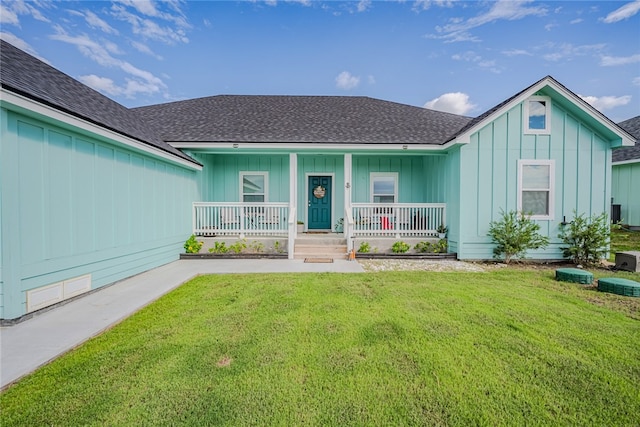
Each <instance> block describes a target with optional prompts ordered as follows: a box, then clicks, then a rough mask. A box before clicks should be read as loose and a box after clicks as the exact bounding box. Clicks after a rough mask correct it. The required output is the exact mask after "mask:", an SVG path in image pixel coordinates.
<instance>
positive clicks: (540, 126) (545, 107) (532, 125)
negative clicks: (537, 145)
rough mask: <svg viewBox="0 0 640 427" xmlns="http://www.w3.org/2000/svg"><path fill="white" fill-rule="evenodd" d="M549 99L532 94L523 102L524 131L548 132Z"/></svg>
mask: <svg viewBox="0 0 640 427" xmlns="http://www.w3.org/2000/svg"><path fill="white" fill-rule="evenodd" d="M550 122H551V99H550V98H549V97H548V96H532V97H530V98H529V99H527V100H526V101H525V103H524V132H525V133H542V134H548V133H550V129H551V123H550Z"/></svg>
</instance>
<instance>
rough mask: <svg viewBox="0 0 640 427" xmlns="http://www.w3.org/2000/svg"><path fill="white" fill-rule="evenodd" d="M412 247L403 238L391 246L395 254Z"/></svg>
mask: <svg viewBox="0 0 640 427" xmlns="http://www.w3.org/2000/svg"><path fill="white" fill-rule="evenodd" d="M409 249H411V246H410V245H409V244H408V243H405V242H403V241H402V240H400V241H398V242H395V243H394V244H393V246H391V251H392V252H393V253H394V254H403V253H405V252H407V251H408V250H409Z"/></svg>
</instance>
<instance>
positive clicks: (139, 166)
mask: <svg viewBox="0 0 640 427" xmlns="http://www.w3.org/2000/svg"><path fill="white" fill-rule="evenodd" d="M2 118H3V119H2V151H1V158H0V161H1V165H2V172H1V176H2V205H1V209H0V210H1V219H2V274H3V276H2V280H3V283H2V285H3V286H2V306H1V308H2V312H1V313H0V317H1V318H3V319H13V318H17V317H20V316H21V315H23V314H25V313H26V312H27V303H26V299H27V293H28V292H30V291H31V293H33V291H34V290H37V289H38V288H42V287H46V286H49V285H52V284H59V283H63V282H64V283H67V281H69V280H70V279H74V278H78V277H81V276H87V275H90V288H91V289H95V288H99V287H101V286H104V285H107V284H110V283H113V282H115V281H117V280H120V279H123V278H125V277H129V276H131V275H134V274H137V273H140V272H142V271H145V270H148V269H151V268H153V267H157V266H159V265H162V264H165V263H168V262H171V261H173V260H176V259H178V257H179V254H180V252H181V251H182V245H183V244H184V241H185V240H186V238H187V237H188V236H189V234H190V231H191V203H192V202H193V201H194V200H196V198H197V197H198V195H197V185H196V173H197V172H196V171H194V170H190V169H188V168H185V167H182V166H179V165H177V164H174V163H171V162H168V161H165V160H161V159H159V158H155V157H151V156H149V155H146V154H142V153H138V152H136V151H133V150H131V149H128V148H126V147H123V146H120V145H117V143H113V144H111V143H109V142H108V141H105V140H104V139H103V138H92V137H90V136H88V135H86V134H84V133H82V134H81V133H76V132H75V131H74V129H72V128H67V127H64V126H61V127H57V126H55V125H54V124H50V123H45V122H41V121H39V120H37V119H35V118H31V117H26V116H23V115H21V114H18V113H15V112H12V111H7V110H5V109H3V110H2Z"/></svg>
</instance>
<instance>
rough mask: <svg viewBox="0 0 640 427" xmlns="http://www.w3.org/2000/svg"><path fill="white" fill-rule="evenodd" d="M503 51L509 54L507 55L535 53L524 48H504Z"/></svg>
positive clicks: (529, 54)
mask: <svg viewBox="0 0 640 427" xmlns="http://www.w3.org/2000/svg"><path fill="white" fill-rule="evenodd" d="M502 53H503V54H504V55H507V56H521V55H525V56H533V54H532V53H531V52H528V51H526V50H523V49H511V50H504V51H502Z"/></svg>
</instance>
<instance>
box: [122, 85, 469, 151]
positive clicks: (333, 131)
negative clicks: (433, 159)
mask: <svg viewBox="0 0 640 427" xmlns="http://www.w3.org/2000/svg"><path fill="white" fill-rule="evenodd" d="M134 111H136V112H137V113H138V114H140V116H141V117H143V118H144V119H145V121H147V122H148V123H150V124H151V125H152V126H154V127H155V128H156V129H157V130H158V132H159V133H160V135H162V138H163V139H164V140H165V141H171V142H194V143H197V142H265V143H270V142H283V143H296V142H300V143H354V144H378V143H403V144H443V143H444V142H445V141H446V140H447V137H448V136H449V135H451V134H453V133H454V132H456V131H457V130H458V129H460V128H461V127H462V126H464V125H465V124H466V123H467V122H468V121H469V120H471V119H470V118H468V117H464V116H458V115H455V114H449V113H443V112H439V111H434V110H428V109H425V108H419V107H413V106H409V105H404V104H398V103H395V102H389V101H382V100H379V99H373V98H367V97H345V96H260V95H220V96H211V97H207V98H198V99H191V100H187V101H178V102H171V103H167V104H158V105H152V106H148V107H140V108H136V109H134Z"/></svg>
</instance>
